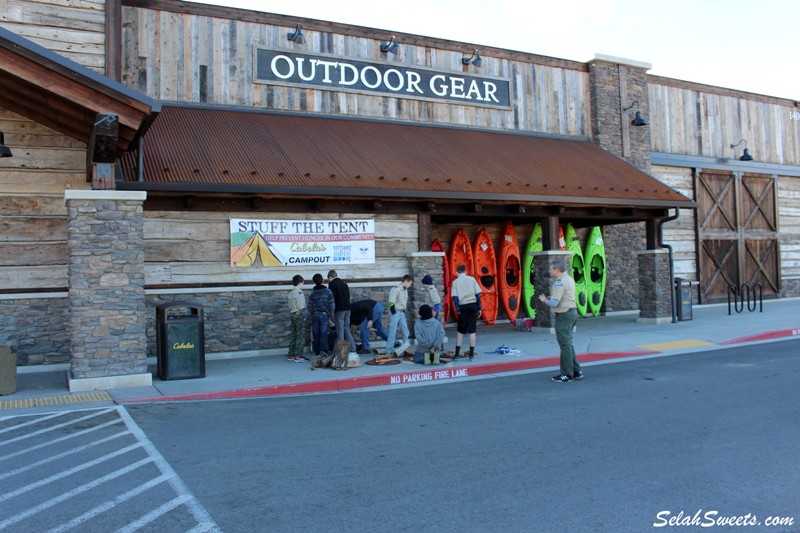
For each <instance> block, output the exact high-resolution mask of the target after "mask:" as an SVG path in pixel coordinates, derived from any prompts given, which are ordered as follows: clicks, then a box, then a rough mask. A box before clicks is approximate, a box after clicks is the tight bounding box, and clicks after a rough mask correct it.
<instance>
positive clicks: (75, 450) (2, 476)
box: [0, 431, 128, 481]
mask: <svg viewBox="0 0 800 533" xmlns="http://www.w3.org/2000/svg"><path fill="white" fill-rule="evenodd" d="M125 435H128V432H127V431H123V432H121V433H117V434H116V435H111V436H109V437H106V438H104V439H100V440H96V441H94V442H90V443H89V444H84V445H83V446H79V447H77V448H73V449H71V450H68V451H66V452H63V453H59V454H57V455H51V456H50V457H48V458H46V459H42V460H41V461H36V462H35V463H30V464H28V465H25V466H22V467H20V468H17V469H16V470H12V471H10V472H6V473H5V474H0V481H2V480H4V479H6V478H9V477H11V476H16V475H17V474H20V473H22V472H26V471H28V470H30V469H32V468H36V467H37V466H42V465H46V464H47V463H51V462H53V461H58V460H59V459H63V458H64V457H67V456H68V455H72V454H74V453H80V452H82V451H84V450H88V449H89V448H93V447H95V446H99V445H101V444H105V443H106V442H109V441H112V440H114V439H118V438H120V437H124V436H125Z"/></svg>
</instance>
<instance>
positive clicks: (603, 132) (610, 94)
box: [588, 54, 653, 311]
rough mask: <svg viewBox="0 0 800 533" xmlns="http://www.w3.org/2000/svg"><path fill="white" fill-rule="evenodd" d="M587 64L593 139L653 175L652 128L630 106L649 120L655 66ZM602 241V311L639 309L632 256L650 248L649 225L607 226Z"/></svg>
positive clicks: (600, 60)
mask: <svg viewBox="0 0 800 533" xmlns="http://www.w3.org/2000/svg"><path fill="white" fill-rule="evenodd" d="M588 64H589V95H590V103H591V109H592V140H593V141H594V143H595V144H597V145H598V146H599V147H600V148H602V149H603V150H605V151H607V152H609V153H612V154H614V155H616V156H617V157H620V158H622V159H624V160H625V161H627V162H628V163H630V164H631V165H633V166H634V167H636V168H637V169H639V170H641V171H642V172H645V173H647V174H649V173H650V126H649V125H648V126H633V125H631V121H632V120H633V118H634V116H635V113H636V111H637V107H632V108H630V109H627V110H625V108H629V107H631V106H633V103H634V102H637V103H638V111H641V113H642V115H643V117H644V118H645V120H648V121H649V113H648V111H649V99H648V92H647V71H648V70H649V69H650V68H651V67H652V65H650V64H649V63H643V62H640V61H633V60H630V59H622V58H619V57H611V56H603V55H599V54H598V55H596V56H595V59H594V60H592V61H590V62H589V63H588ZM603 239H604V242H605V245H606V261H607V264H606V274H607V276H608V282H607V284H606V295H605V298H604V300H603V309H604V310H606V311H621V310H627V309H635V308H636V306H637V303H638V302H637V300H638V294H639V293H640V292H641V289H639V290H637V287H639V282H638V279H637V274H638V265H637V263H636V260H635V253H632V252H638V251H640V250H644V249H645V248H646V245H645V242H646V241H645V229H644V224H642V223H636V224H624V225H614V226H606V227H603ZM652 275H653V273H650V274H649V275H648V277H652ZM648 286H649V285H648Z"/></svg>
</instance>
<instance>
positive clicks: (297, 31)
mask: <svg viewBox="0 0 800 533" xmlns="http://www.w3.org/2000/svg"><path fill="white" fill-rule="evenodd" d="M286 37H287V38H288V39H289V40H290V41H292V42H293V43H295V44H306V38H305V36H304V35H303V31H302V27H301V26H300V24H298V25H297V26H295V27H294V31H290V32H289V33H287V34H286Z"/></svg>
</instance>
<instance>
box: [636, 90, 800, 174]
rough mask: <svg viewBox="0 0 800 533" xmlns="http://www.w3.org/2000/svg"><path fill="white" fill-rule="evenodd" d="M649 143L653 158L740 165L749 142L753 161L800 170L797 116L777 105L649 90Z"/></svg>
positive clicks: (695, 92)
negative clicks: (701, 159)
mask: <svg viewBox="0 0 800 533" xmlns="http://www.w3.org/2000/svg"><path fill="white" fill-rule="evenodd" d="M649 100H650V111H649V112H650V116H649V118H648V122H649V123H650V139H651V141H650V142H651V148H652V150H653V151H655V152H663V153H669V154H685V155H700V156H706V157H716V158H724V159H738V157H739V156H740V155H741V154H742V148H744V144H742V145H740V146H738V147H737V148H731V144H736V143H738V142H739V140H741V139H745V140H746V141H747V147H748V149H749V150H750V154H751V155H752V156H753V158H755V159H756V160H757V161H760V162H764V163H777V164H786V165H800V120H799V119H800V114H798V108H797V107H795V106H794V105H792V106H791V107H790V106H789V105H788V101H787V104H786V105H783V104H781V103H780V102H781V100H778V99H773V100H774V101H764V99H759V98H755V97H753V98H747V97H746V96H745V95H741V96H737V95H735V94H732V95H721V94H715V93H711V92H708V93H707V92H700V91H698V90H694V89H690V88H685V87H673V86H667V85H658V84H653V83H651V84H650V85H649Z"/></svg>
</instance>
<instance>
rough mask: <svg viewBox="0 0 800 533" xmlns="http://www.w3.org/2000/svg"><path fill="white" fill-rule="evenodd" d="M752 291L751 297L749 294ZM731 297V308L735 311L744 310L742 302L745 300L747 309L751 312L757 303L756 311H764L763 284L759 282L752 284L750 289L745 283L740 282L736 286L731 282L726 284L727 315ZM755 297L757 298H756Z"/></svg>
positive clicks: (729, 312)
mask: <svg viewBox="0 0 800 533" xmlns="http://www.w3.org/2000/svg"><path fill="white" fill-rule="evenodd" d="M751 292H752V296H753V299H752V301H751V299H750V295H751ZM731 297H732V298H733V309H734V311H736V312H737V313H741V312H742V311H744V304H745V302H747V310H748V311H750V312H753V311H755V310H756V305H758V312H759V313H763V312H764V286H763V285H761V283H756V284H755V285H753V287H752V289H751V288H750V285H748V284H747V283H742V284H741V285H739V286H738V287H737V286H736V285H734V284H733V283H731V284H730V285H728V315H729V316H730V314H731ZM756 298H758V299H757V300H756ZM751 304H752V305H751Z"/></svg>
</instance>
